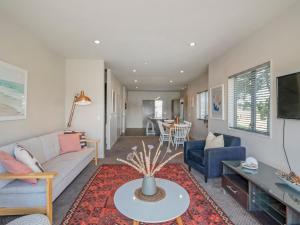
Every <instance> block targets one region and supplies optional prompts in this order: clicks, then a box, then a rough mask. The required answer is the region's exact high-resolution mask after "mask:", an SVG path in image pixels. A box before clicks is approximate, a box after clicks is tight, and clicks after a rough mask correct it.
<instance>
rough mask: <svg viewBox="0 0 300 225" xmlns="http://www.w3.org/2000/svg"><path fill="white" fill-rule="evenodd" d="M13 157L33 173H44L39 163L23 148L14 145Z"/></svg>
mask: <svg viewBox="0 0 300 225" xmlns="http://www.w3.org/2000/svg"><path fill="white" fill-rule="evenodd" d="M14 155H15V157H16V159H17V160H19V161H20V162H22V163H24V164H25V165H26V166H28V167H29V168H30V169H31V170H32V171H33V172H35V173H41V172H44V168H43V167H42V165H41V164H40V163H39V161H38V160H37V159H36V158H35V157H34V156H33V155H32V154H31V153H30V151H29V150H27V149H26V148H25V147H24V146H21V145H16V146H15V150H14Z"/></svg>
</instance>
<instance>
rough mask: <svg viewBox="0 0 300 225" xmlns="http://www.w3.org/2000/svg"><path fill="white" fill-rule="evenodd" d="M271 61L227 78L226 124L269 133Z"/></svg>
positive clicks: (231, 126) (250, 130) (236, 127)
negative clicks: (227, 122)
mask: <svg viewBox="0 0 300 225" xmlns="http://www.w3.org/2000/svg"><path fill="white" fill-rule="evenodd" d="M270 95H271V79H270V63H269V62H268V63H264V64H262V65H259V66H257V67H254V68H251V69H249V70H247V71H244V72H242V73H239V74H236V75H233V76H231V77H230V78H229V80H228V116H229V118H228V121H229V127H230V128H235V129H241V130H246V131H249V132H255V133H261V134H265V135H270Z"/></svg>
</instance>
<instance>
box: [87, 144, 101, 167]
mask: <svg viewBox="0 0 300 225" xmlns="http://www.w3.org/2000/svg"><path fill="white" fill-rule="evenodd" d="M86 142H87V143H92V144H94V145H95V158H94V160H95V165H96V166H97V165H98V151H99V143H100V140H96V139H86Z"/></svg>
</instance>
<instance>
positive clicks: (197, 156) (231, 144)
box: [184, 134, 246, 182]
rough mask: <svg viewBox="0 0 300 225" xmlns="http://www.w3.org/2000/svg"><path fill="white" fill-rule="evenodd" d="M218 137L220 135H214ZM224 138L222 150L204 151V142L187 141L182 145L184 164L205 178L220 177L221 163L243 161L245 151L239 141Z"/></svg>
mask: <svg viewBox="0 0 300 225" xmlns="http://www.w3.org/2000/svg"><path fill="white" fill-rule="evenodd" d="M215 135H217V136H218V135H220V134H215ZM223 136H224V146H225V147H223V148H211V149H208V150H205V151H204V147H205V141H204V140H201V141H187V142H185V143H184V162H185V163H186V164H187V165H188V167H189V171H191V168H193V169H195V170H197V171H199V172H200V173H202V174H203V175H204V178H205V182H207V178H213V177H220V176H221V175H222V168H223V167H222V161H224V160H245V158H246V149H245V148H244V147H242V146H241V139H240V138H239V137H234V136H230V135H223Z"/></svg>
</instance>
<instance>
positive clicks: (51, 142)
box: [39, 132, 62, 163]
mask: <svg viewBox="0 0 300 225" xmlns="http://www.w3.org/2000/svg"><path fill="white" fill-rule="evenodd" d="M61 133H62V132H55V133H51V134H47V135H43V136H40V137H39V139H40V140H41V143H42V146H43V148H42V151H43V153H44V155H45V158H46V160H45V161H43V162H46V161H48V160H50V159H52V158H54V157H56V156H58V155H59V152H60V147H59V141H58V135H59V134H61ZM40 162H41V161H40ZM43 162H42V163H43Z"/></svg>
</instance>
